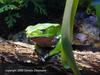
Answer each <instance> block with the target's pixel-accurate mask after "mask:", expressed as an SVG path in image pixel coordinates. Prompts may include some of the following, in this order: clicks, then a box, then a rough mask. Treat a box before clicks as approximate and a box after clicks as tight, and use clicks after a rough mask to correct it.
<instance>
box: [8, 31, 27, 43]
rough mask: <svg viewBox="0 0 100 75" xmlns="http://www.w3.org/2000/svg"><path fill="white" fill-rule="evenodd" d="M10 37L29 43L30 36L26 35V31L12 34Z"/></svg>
mask: <svg viewBox="0 0 100 75" xmlns="http://www.w3.org/2000/svg"><path fill="white" fill-rule="evenodd" d="M10 39H11V40H13V41H17V42H18V41H19V42H23V43H28V38H27V37H26V34H25V32H24V31H22V32H19V33H16V34H15V35H11V37H10Z"/></svg>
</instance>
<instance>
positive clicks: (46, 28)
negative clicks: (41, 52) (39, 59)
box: [26, 23, 60, 47]
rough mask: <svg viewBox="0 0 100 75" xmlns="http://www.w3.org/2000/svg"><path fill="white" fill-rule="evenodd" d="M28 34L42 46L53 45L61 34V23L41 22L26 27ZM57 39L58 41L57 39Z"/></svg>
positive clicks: (32, 40)
mask: <svg viewBox="0 0 100 75" xmlns="http://www.w3.org/2000/svg"><path fill="white" fill-rule="evenodd" d="M26 35H27V37H28V38H31V42H35V43H37V44H38V45H40V46H42V47H50V46H53V45H54V44H55V43H56V42H57V39H58V38H55V37H56V36H58V35H60V25H59V24H52V23H41V24H36V25H34V26H28V27H27V28H26ZM55 39H56V41H55Z"/></svg>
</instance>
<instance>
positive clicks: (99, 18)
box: [95, 4, 100, 28]
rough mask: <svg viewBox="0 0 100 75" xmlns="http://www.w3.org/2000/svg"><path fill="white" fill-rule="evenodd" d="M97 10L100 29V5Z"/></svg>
mask: <svg viewBox="0 0 100 75" xmlns="http://www.w3.org/2000/svg"><path fill="white" fill-rule="evenodd" d="M95 9H96V15H97V18H98V27H99V28H100V4H97V5H96V7H95Z"/></svg>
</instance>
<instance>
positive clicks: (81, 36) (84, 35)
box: [75, 33, 87, 42]
mask: <svg viewBox="0 0 100 75" xmlns="http://www.w3.org/2000/svg"><path fill="white" fill-rule="evenodd" d="M75 37H76V38H77V39H79V40H80V41H81V42H84V41H86V40H87V35H86V34H83V33H78V34H76V36H75Z"/></svg>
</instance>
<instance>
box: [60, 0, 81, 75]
mask: <svg viewBox="0 0 100 75" xmlns="http://www.w3.org/2000/svg"><path fill="white" fill-rule="evenodd" d="M78 2H79V0H67V1H66V6H65V11H64V16H63V21H62V29H61V35H62V37H61V39H62V48H63V49H62V50H61V57H62V64H63V65H64V67H66V65H67V63H68V64H69V65H70V67H71V69H72V70H73V72H74V75H80V72H79V70H78V68H77V66H76V63H75V60H74V56H73V52H72V50H73V49H72V45H71V44H72V37H73V25H74V17H75V14H76V10H77V6H78Z"/></svg>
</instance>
